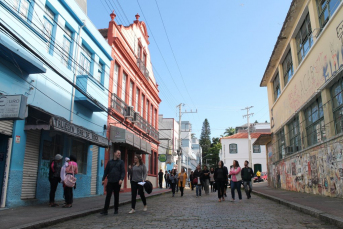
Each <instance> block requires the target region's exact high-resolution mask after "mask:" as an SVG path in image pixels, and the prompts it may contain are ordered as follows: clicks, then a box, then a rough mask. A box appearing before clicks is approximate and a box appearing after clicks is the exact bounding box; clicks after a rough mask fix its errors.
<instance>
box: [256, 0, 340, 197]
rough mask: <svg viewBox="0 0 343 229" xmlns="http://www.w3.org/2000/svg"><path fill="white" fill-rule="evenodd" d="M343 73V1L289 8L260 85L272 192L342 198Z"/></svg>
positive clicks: (319, 0) (296, 2) (310, 0)
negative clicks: (265, 109) (264, 97)
mask: <svg viewBox="0 0 343 229" xmlns="http://www.w3.org/2000/svg"><path fill="white" fill-rule="evenodd" d="M342 70H343V2H342V0H306V1H305V0H293V1H292V3H291V6H290V9H289V11H288V14H287V16H286V19H285V21H284V24H283V26H282V29H281V32H280V35H279V36H278V38H277V42H276V44H275V47H274V50H273V52H272V55H271V57H270V60H269V63H268V65H267V68H266V70H265V73H264V75H263V78H262V81H261V84H260V86H261V87H267V90H268V101H269V109H270V117H271V132H272V134H271V139H269V140H266V139H267V138H265V136H264V138H263V139H257V141H259V142H258V143H259V144H261V143H262V142H264V144H266V145H267V150H268V152H267V154H268V181H269V184H270V185H271V186H273V187H275V188H282V189H287V190H293V191H299V192H307V193H313V194H319V195H325V196H332V197H341V198H342V197H343V164H342V163H343V156H342V153H343V93H342V90H343V71H342Z"/></svg>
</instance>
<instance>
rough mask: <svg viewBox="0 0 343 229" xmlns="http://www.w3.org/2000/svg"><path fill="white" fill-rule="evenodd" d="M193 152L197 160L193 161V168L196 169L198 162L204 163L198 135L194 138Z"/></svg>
mask: <svg viewBox="0 0 343 229" xmlns="http://www.w3.org/2000/svg"><path fill="white" fill-rule="evenodd" d="M192 152H193V155H194V156H195V160H192V161H191V164H190V166H191V170H193V171H194V170H195V169H196V167H197V165H198V164H201V163H202V160H201V159H202V148H201V146H200V144H199V139H197V138H196V137H193V138H192Z"/></svg>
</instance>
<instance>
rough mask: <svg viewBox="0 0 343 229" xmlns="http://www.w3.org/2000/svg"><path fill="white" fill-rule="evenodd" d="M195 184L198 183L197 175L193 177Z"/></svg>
mask: <svg viewBox="0 0 343 229" xmlns="http://www.w3.org/2000/svg"><path fill="white" fill-rule="evenodd" d="M193 184H195V185H196V184H198V178H197V177H196V178H194V179H193Z"/></svg>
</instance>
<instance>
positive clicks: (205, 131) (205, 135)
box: [199, 118, 211, 158]
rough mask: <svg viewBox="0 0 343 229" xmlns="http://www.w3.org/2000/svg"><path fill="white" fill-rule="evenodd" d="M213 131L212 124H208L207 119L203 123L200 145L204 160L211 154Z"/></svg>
mask: <svg viewBox="0 0 343 229" xmlns="http://www.w3.org/2000/svg"><path fill="white" fill-rule="evenodd" d="M210 135H211V129H210V123H209V122H208V120H207V118H206V119H205V120H204V122H203V123H202V128H201V134H200V139H199V144H200V146H201V148H202V157H203V158H204V157H205V156H206V154H207V153H208V152H209V150H210V147H211V138H210Z"/></svg>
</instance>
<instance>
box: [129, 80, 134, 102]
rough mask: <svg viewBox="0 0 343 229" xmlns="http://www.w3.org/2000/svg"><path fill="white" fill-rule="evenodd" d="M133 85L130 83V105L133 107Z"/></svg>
mask: <svg viewBox="0 0 343 229" xmlns="http://www.w3.org/2000/svg"><path fill="white" fill-rule="evenodd" d="M132 93H133V83H132V82H131V81H130V91H129V105H130V106H132V105H133V96H132Z"/></svg>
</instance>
